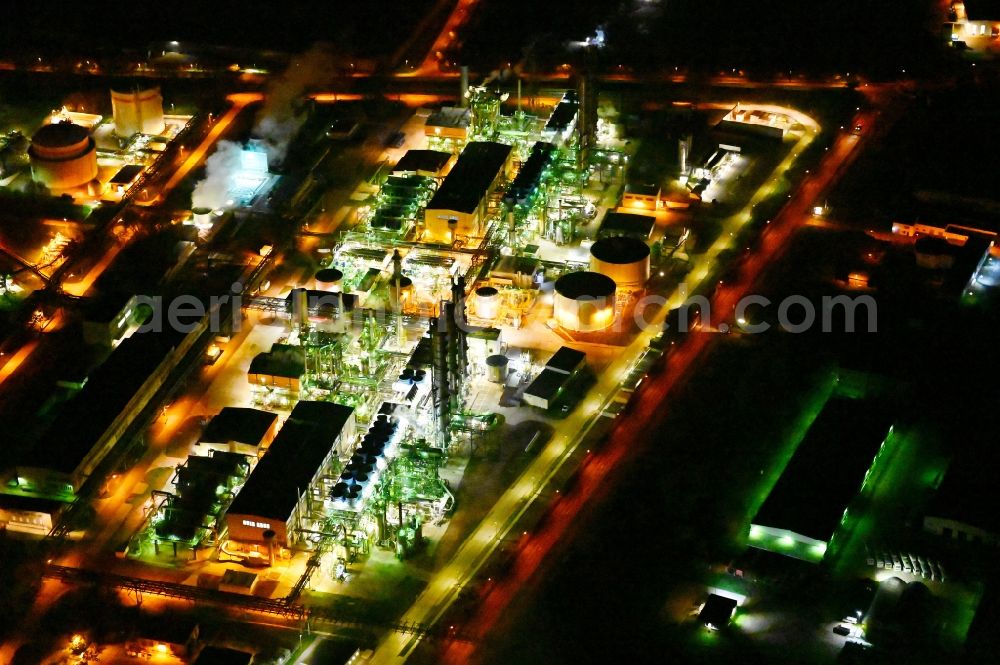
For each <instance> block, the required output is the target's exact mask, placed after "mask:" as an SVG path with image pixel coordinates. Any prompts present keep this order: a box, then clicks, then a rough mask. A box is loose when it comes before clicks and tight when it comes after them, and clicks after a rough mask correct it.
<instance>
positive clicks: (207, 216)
mask: <svg viewBox="0 0 1000 665" xmlns="http://www.w3.org/2000/svg"><path fill="white" fill-rule="evenodd" d="M191 217H192V220H193V221H194V225H195V226H197V227H198V228H199V229H210V228H212V209H211V208H205V207H198V208H192V209H191Z"/></svg>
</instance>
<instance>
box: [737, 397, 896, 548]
mask: <svg viewBox="0 0 1000 665" xmlns="http://www.w3.org/2000/svg"><path fill="white" fill-rule="evenodd" d="M890 423H891V419H890V418H889V417H888V416H886V415H885V406H884V405H883V404H880V403H877V402H871V401H865V400H851V399H846V398H839V397H834V398H831V399H830V401H828V402H827V404H826V406H825V407H824V408H823V411H822V412H821V413H820V414H819V416H818V417H817V418H816V420H815V421H813V423H812V425H811V426H810V428H809V431H808V432H807V433H806V435H805V438H804V439H803V440H802V441H801V442H800V443H799V445H798V448H797V449H796V450H795V452H794V454H793V455H792V458H791V460H789V462H788V465H787V466H786V467H785V469H784V471H783V472H782V474H781V477H780V478H779V479H778V482H777V483H776V484H775V486H774V488H773V489H772V490H771V493H770V494H769V495H768V497H767V499H766V500H765V501H764V504H763V505H762V506H761V508H760V510H759V511H758V512H757V515H756V516H755V517H754V518H753V522H752V524H751V526H750V540H749V543H750V546H751V547H757V548H759V549H764V550H768V551H771V552H776V553H779V554H784V555H787V556H792V557H795V558H797V559H802V560H805V561H813V562H818V561H821V560H822V559H823V557H824V556H825V554H826V551H827V548H828V547H829V545H830V543H831V541H832V539H833V537H834V534H835V533H836V532H837V530H838V529H839V528H840V525H841V524H842V522H843V520H844V518H845V516H846V515H847V507H848V505H849V504H850V503H851V501H852V500H853V499H854V497H855V496H856V495H857V494H858V492H859V491H860V490H861V489H862V487H863V486H864V483H865V481H866V480H867V478H868V476H869V474H870V473H871V469H872V468H873V467H874V463H875V461H876V459H877V458H878V457H879V456H880V455H881V453H882V450H883V447H884V445H885V442H886V440H887V437H888V435H889V433H890V432H891V426H890Z"/></svg>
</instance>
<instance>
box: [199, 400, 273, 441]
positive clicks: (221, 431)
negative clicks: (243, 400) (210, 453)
mask: <svg viewBox="0 0 1000 665" xmlns="http://www.w3.org/2000/svg"><path fill="white" fill-rule="evenodd" d="M277 419H278V414H276V413H271V412H270V411H261V410H260V409H247V408H241V407H235V406H226V407H223V409H222V411H220V412H219V413H218V414H217V415H216V416H214V417H213V418H212V420H211V421H209V423H208V427H206V428H205V431H204V432H203V433H202V435H201V441H203V442H206V443H229V442H230V441H236V442H238V443H243V444H246V445H251V446H257V445H260V443H261V441H263V440H264V437H265V436H267V432H268V430H270V429H271V427H273V426H274V421H276V420H277Z"/></svg>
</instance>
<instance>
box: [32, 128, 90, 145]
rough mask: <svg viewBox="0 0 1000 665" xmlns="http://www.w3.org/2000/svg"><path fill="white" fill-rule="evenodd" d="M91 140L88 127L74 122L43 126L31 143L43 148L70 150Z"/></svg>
mask: <svg viewBox="0 0 1000 665" xmlns="http://www.w3.org/2000/svg"><path fill="white" fill-rule="evenodd" d="M89 138H90V132H88V131H87V128H86V127H81V126H80V125H76V124H73V123H72V122H53V123H51V124H48V125H42V126H41V127H40V128H39V129H38V131H37V132H35V134H34V135H33V136H32V137H31V143H32V144H33V145H36V146H39V147H41V148H70V147H72V146H75V145H79V144H80V143H84V142H86V141H87V139H89Z"/></svg>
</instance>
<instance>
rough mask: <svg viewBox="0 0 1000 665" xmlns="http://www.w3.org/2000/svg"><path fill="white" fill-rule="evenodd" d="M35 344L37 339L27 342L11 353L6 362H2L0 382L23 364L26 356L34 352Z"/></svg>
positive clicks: (36, 344)
mask: <svg viewBox="0 0 1000 665" xmlns="http://www.w3.org/2000/svg"><path fill="white" fill-rule="evenodd" d="M36 346H38V341H37V340H32V341H30V342H28V343H27V344H25V345H23V346H22V347H21V348H19V349H18V350H17V351H16V352H15V353H14V354H13V355H12V356H11V357H10V358H9V359H8V360H7V362H6V363H4V365H3V367H0V384H2V383H3V382H4V381H6V380H7V379H9V378H10V376H11V375H12V374H13V373H14V372H16V371H17V370H18V368H19V367H20V366H21V365H23V364H24V361H25V360H26V359H27V358H28V356H30V355H31V354H32V352H34V350H35V347H36Z"/></svg>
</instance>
